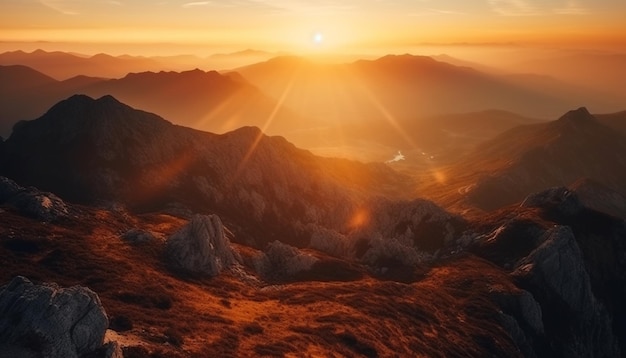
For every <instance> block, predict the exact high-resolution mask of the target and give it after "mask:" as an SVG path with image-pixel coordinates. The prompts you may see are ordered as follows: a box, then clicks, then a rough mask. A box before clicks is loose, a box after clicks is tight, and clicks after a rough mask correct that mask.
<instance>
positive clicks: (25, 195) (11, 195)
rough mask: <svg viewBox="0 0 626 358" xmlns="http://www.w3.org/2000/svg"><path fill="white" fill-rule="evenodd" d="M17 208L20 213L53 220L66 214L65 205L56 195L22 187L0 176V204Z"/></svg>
mask: <svg viewBox="0 0 626 358" xmlns="http://www.w3.org/2000/svg"><path fill="white" fill-rule="evenodd" d="M2 203H4V204H5V205H9V206H12V207H14V208H15V209H17V210H18V211H19V212H20V213H21V214H22V215H25V216H29V217H32V218H35V219H38V220H42V221H53V220H56V219H58V218H60V217H63V216H66V215H67V214H68V208H67V205H65V203H64V202H63V200H61V198H59V197H58V196H56V195H54V194H52V193H47V192H43V191H40V190H38V189H35V188H32V187H31V188H23V187H21V186H20V185H18V184H16V183H15V182H14V181H12V180H11V179H8V178H5V177H0V204H2Z"/></svg>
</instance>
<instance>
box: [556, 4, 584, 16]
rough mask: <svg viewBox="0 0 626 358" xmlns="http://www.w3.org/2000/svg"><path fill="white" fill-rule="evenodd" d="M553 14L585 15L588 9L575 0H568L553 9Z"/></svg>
mask: <svg viewBox="0 0 626 358" xmlns="http://www.w3.org/2000/svg"><path fill="white" fill-rule="evenodd" d="M554 13H555V14H559V15H585V14H588V13H589V10H588V9H587V8H585V7H584V6H581V5H580V4H579V3H578V2H577V1H568V2H567V4H565V6H564V7H562V8H557V9H554Z"/></svg>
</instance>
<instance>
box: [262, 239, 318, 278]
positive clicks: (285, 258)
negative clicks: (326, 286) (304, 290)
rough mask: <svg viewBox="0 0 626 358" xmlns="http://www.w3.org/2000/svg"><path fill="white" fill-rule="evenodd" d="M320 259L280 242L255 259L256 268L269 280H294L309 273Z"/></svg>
mask: <svg viewBox="0 0 626 358" xmlns="http://www.w3.org/2000/svg"><path fill="white" fill-rule="evenodd" d="M316 262H318V259H317V258H315V257H314V256H312V255H309V254H306V253H303V252H302V251H300V250H298V249H297V248H295V247H293V246H289V245H287V244H283V243H282V242H280V241H274V242H272V243H270V244H269V245H268V247H267V249H266V250H265V251H264V252H263V253H262V254H261V255H259V256H257V257H256V258H255V259H254V263H253V264H254V267H255V269H256V271H257V272H258V273H259V274H260V275H261V277H263V278H265V279H269V280H275V279H278V280H284V279H289V278H292V277H293V276H294V275H297V274H299V273H301V272H304V271H309V270H311V268H312V267H313V265H314V264H315V263H316Z"/></svg>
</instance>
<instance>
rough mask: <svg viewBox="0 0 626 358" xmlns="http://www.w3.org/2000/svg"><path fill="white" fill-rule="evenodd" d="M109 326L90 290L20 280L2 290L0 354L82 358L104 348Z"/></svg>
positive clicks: (95, 296) (97, 299) (21, 278)
mask: <svg viewBox="0 0 626 358" xmlns="http://www.w3.org/2000/svg"><path fill="white" fill-rule="evenodd" d="M107 326H108V319H107V315H106V313H105V311H104V308H103V307H102V304H101V303H100V299H99V298H98V295H96V294H95V293H94V292H93V291H91V290H90V289H88V288H85V287H79V286H74V287H70V288H61V287H59V286H57V285H56V284H41V285H36V284H33V283H32V282H31V281H29V280H28V279H27V278H24V277H22V276H17V277H15V278H14V279H13V280H12V281H11V282H10V283H9V284H8V285H5V286H3V287H2V288H1V289H0V352H7V351H10V352H15V353H16V354H17V356H31V355H33V356H43V357H67V358H73V357H81V356H84V355H86V354H89V353H92V352H94V351H96V350H97V349H99V348H101V346H102V343H103V340H104V334H105V332H106V329H107ZM17 352H19V353H17Z"/></svg>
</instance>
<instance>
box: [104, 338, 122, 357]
mask: <svg viewBox="0 0 626 358" xmlns="http://www.w3.org/2000/svg"><path fill="white" fill-rule="evenodd" d="M103 348H104V349H105V350H104V357H103V358H124V353H123V352H122V346H120V344H119V343H117V342H115V341H112V342H109V343H107V344H105V345H104V347H103Z"/></svg>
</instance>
